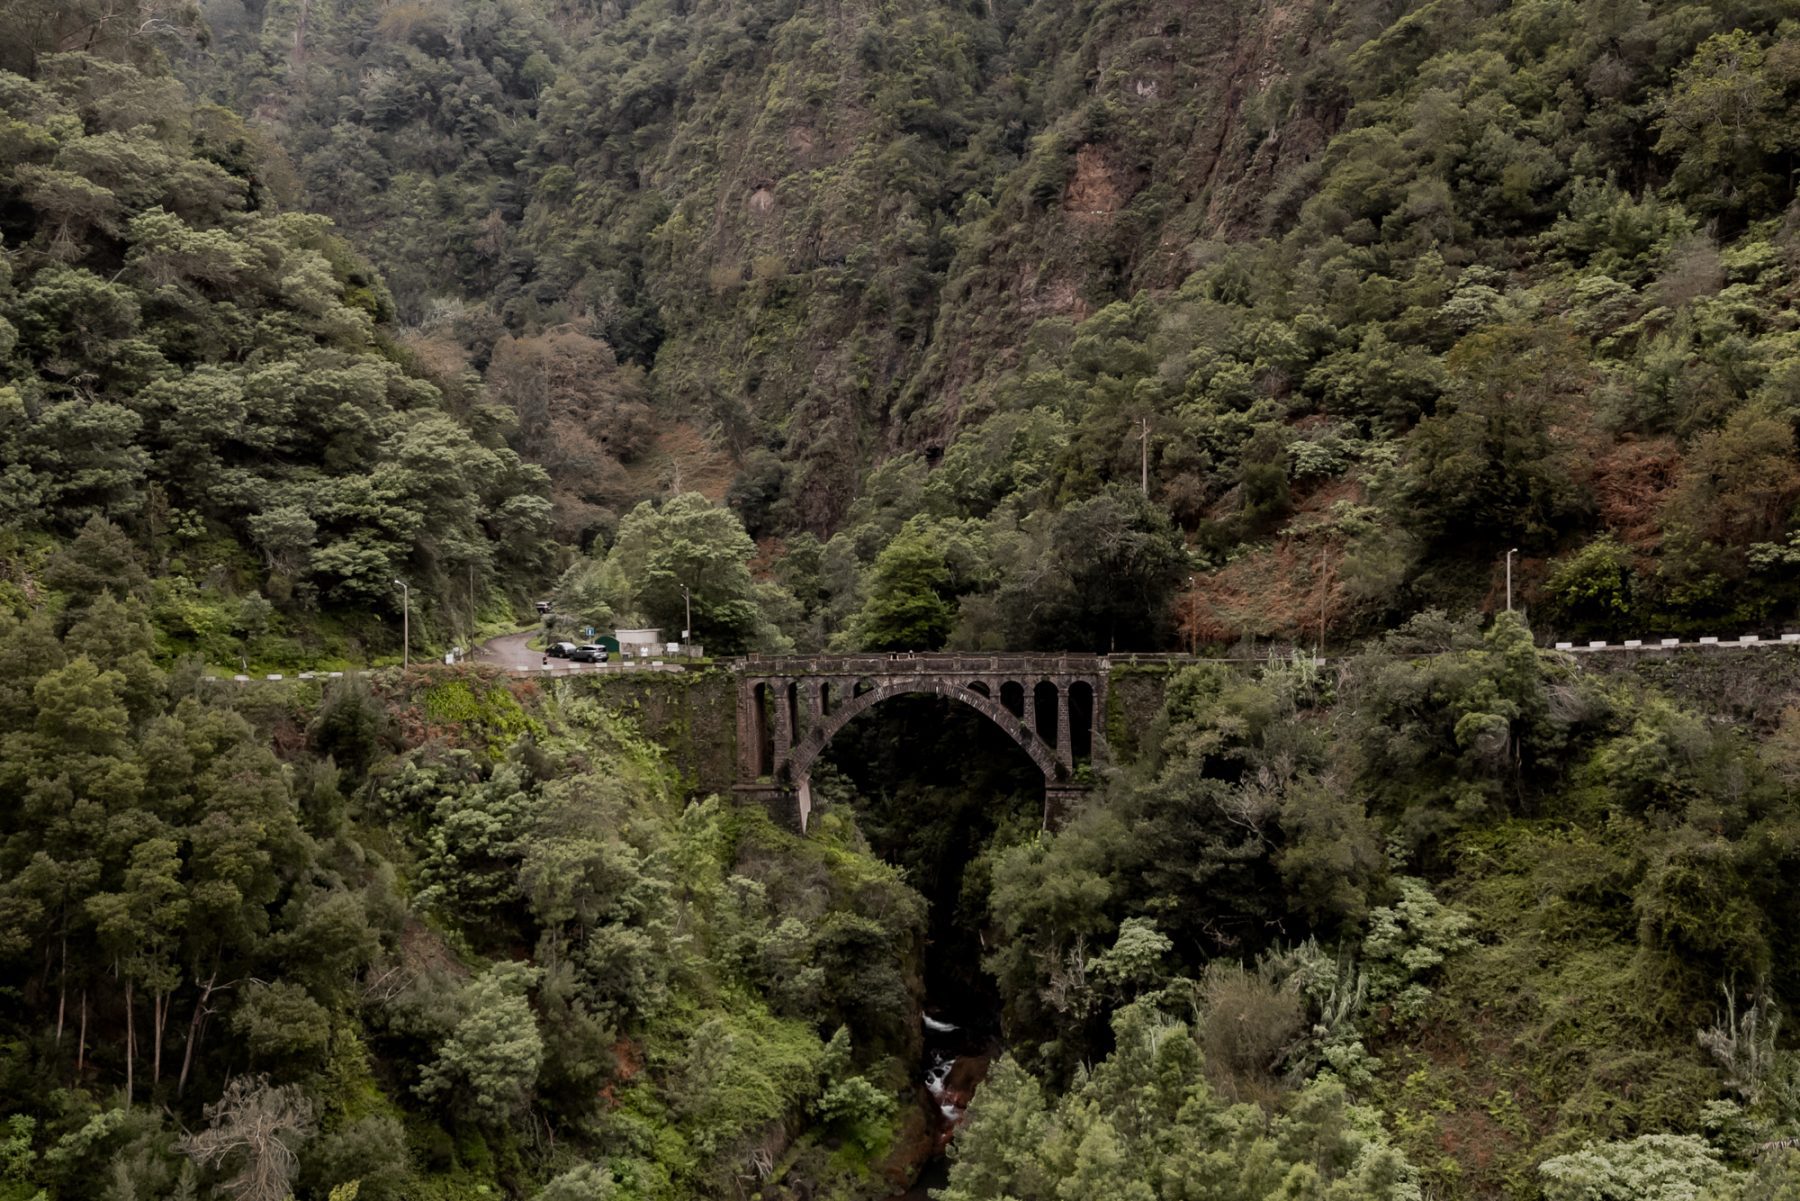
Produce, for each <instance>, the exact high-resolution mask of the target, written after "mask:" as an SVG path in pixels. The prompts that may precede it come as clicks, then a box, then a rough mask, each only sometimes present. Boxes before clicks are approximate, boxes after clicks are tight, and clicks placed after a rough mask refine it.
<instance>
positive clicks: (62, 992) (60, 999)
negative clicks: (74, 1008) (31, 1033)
mask: <svg viewBox="0 0 1800 1201" xmlns="http://www.w3.org/2000/svg"><path fill="white" fill-rule="evenodd" d="M68 1009H69V931H68V930H67V928H65V929H64V930H63V935H62V970H61V971H60V972H58V973H57V980H56V1045H57V1046H59V1047H60V1046H62V1032H63V1015H64V1014H66V1013H67V1012H68Z"/></svg>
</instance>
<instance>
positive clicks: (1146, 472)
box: [1138, 416, 1150, 496]
mask: <svg viewBox="0 0 1800 1201" xmlns="http://www.w3.org/2000/svg"><path fill="white" fill-rule="evenodd" d="M1138 420H1139V421H1140V422H1141V423H1142V424H1143V427H1144V432H1143V433H1141V434H1139V435H1138V442H1139V443H1140V446H1139V451H1140V455H1141V458H1140V460H1139V472H1140V474H1141V476H1142V479H1141V480H1140V481H1139V487H1141V488H1143V490H1144V495H1145V496H1149V495H1150V418H1149V417H1147V416H1146V417H1140V418H1138Z"/></svg>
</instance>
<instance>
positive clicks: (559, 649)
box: [544, 642, 578, 659]
mask: <svg viewBox="0 0 1800 1201" xmlns="http://www.w3.org/2000/svg"><path fill="white" fill-rule="evenodd" d="M576 649H578V648H577V647H576V646H575V644H574V643H573V642H552V643H551V644H550V646H549V647H548V648H547V649H546V650H545V651H544V653H545V654H546V655H549V656H550V657H551V658H552V659H567V658H569V657H570V654H569V652H571V651H573V650H576Z"/></svg>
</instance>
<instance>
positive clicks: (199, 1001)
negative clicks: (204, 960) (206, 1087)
mask: <svg viewBox="0 0 1800 1201" xmlns="http://www.w3.org/2000/svg"><path fill="white" fill-rule="evenodd" d="M218 978H219V973H218V969H216V968H215V969H214V970H213V974H212V975H210V976H208V977H207V978H206V983H205V984H202V985H201V986H200V995H199V996H198V997H196V998H194V1016H193V1019H192V1020H191V1021H189V1022H188V1034H187V1046H186V1047H184V1048H183V1049H182V1052H181V1076H180V1078H179V1079H178V1080H176V1081H175V1095H176V1096H177V1097H179V1096H180V1095H181V1093H182V1090H183V1089H185V1088H187V1081H188V1070H189V1069H190V1068H192V1067H193V1066H194V1046H195V1044H197V1043H198V1042H199V1041H200V1022H201V1020H202V1019H203V1018H204V1017H205V1015H206V999H207V998H208V997H210V996H212V990H213V983H214V982H215V981H216V980H218Z"/></svg>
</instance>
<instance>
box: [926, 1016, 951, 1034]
mask: <svg viewBox="0 0 1800 1201" xmlns="http://www.w3.org/2000/svg"><path fill="white" fill-rule="evenodd" d="M919 1016H920V1017H922V1018H924V1019H925V1029H927V1030H930V1031H932V1032H933V1033H936V1034H949V1033H952V1032H953V1031H955V1030H956V1026H955V1025H953V1024H951V1023H950V1022H940V1021H938V1020H937V1019H936V1018H934V1017H932V1016H931V1015H930V1014H929V1013H922V1014H920V1015H919Z"/></svg>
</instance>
